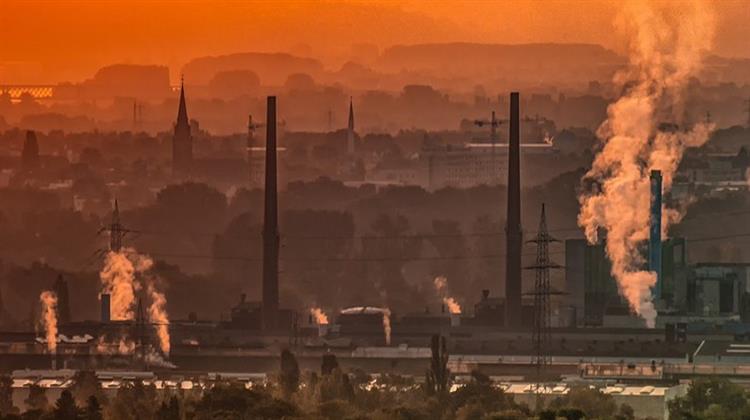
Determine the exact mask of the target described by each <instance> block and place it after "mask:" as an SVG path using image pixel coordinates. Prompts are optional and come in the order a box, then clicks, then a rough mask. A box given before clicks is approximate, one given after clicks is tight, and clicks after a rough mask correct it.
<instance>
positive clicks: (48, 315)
mask: <svg viewBox="0 0 750 420" xmlns="http://www.w3.org/2000/svg"><path fill="white" fill-rule="evenodd" d="M39 303H41V304H42V323H43V324H44V336H45V339H46V341H47V350H49V352H50V353H54V352H55V351H57V295H56V294H55V292H50V291H49V290H45V291H43V292H42V293H41V294H40V295H39Z"/></svg>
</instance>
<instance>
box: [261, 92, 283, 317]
mask: <svg viewBox="0 0 750 420" xmlns="http://www.w3.org/2000/svg"><path fill="white" fill-rule="evenodd" d="M267 101H268V103H267V109H266V180H265V183H266V186H265V209H264V217H263V304H262V319H263V329H264V330H267V331H268V330H273V329H275V328H276V327H277V322H276V321H277V316H278V312H279V220H278V192H277V173H276V97H275V96H269V97H268V100H267Z"/></svg>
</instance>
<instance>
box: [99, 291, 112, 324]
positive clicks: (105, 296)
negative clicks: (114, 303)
mask: <svg viewBox="0 0 750 420" xmlns="http://www.w3.org/2000/svg"><path fill="white" fill-rule="evenodd" d="M101 299H102V322H104V323H107V322H109V321H110V309H109V308H110V302H109V299H110V297H109V293H102V295H101Z"/></svg>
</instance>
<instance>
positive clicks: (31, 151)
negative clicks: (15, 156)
mask: <svg viewBox="0 0 750 420" xmlns="http://www.w3.org/2000/svg"><path fill="white" fill-rule="evenodd" d="M21 166H22V167H23V169H24V170H31V169H35V168H36V167H37V166H39V143H38V142H37V140H36V133H35V132H34V131H32V130H29V131H27V132H26V140H25V141H24V142H23V151H22V152H21Z"/></svg>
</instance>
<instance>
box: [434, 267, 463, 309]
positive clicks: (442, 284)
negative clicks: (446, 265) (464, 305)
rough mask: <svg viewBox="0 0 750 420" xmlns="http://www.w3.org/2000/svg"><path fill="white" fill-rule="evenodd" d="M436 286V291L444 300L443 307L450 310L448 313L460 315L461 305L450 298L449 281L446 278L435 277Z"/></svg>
mask: <svg viewBox="0 0 750 420" xmlns="http://www.w3.org/2000/svg"><path fill="white" fill-rule="evenodd" d="M434 284H435V291H436V292H437V294H438V296H440V298H441V299H443V305H445V306H446V308H448V312H449V313H451V314H454V315H458V314H460V313H461V305H459V304H458V302H456V299H454V298H452V297H450V296H448V279H447V278H446V277H444V276H438V277H435V280H434Z"/></svg>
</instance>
